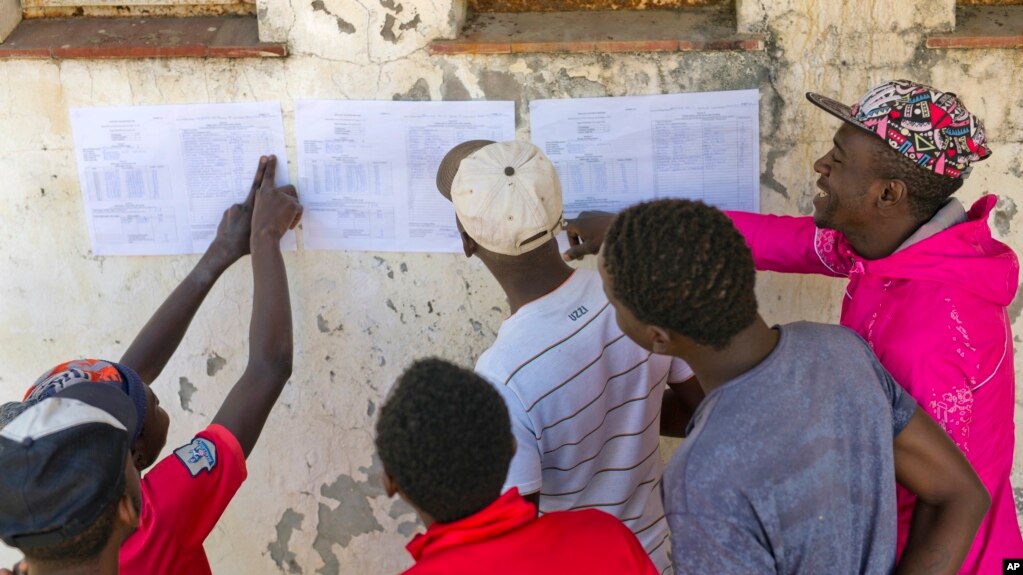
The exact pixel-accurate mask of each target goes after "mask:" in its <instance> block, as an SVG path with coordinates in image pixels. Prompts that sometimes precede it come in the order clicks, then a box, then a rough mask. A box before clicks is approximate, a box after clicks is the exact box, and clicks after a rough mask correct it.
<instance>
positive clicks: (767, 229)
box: [725, 211, 851, 277]
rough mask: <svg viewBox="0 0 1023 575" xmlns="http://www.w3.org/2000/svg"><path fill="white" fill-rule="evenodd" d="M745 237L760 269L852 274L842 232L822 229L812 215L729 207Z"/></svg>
mask: <svg viewBox="0 0 1023 575" xmlns="http://www.w3.org/2000/svg"><path fill="white" fill-rule="evenodd" d="M725 214H726V215H727V216H728V217H729V218H731V219H732V223H733V224H734V225H735V227H736V228H737V229H738V230H739V232H740V233H741V234H742V235H743V236H744V237H745V238H746V244H747V245H749V247H750V250H752V252H753V263H754V264H755V265H756V267H757V269H758V270H766V271H773V272H785V273H801V274H823V275H828V276H833V277H845V276H848V275H849V268H850V267H851V263H850V261H849V259H848V257H846V256H844V255H842V254H843V253H844V251H845V250H841V249H839V248H840V245H841V244H842V242H844V238H843V237H842V235H841V234H839V233H838V232H836V231H834V230H820V229H817V226H815V225H814V223H813V218H812V217H809V216H804V217H798V218H796V217H791V216H774V215H766V214H754V213H750V212H732V211H726V212H725Z"/></svg>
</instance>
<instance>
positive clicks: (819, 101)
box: [806, 92, 876, 135]
mask: <svg viewBox="0 0 1023 575" xmlns="http://www.w3.org/2000/svg"><path fill="white" fill-rule="evenodd" d="M806 99H807V100H810V103H811V104H813V105H814V106H817V107H818V108H820V109H821V110H824V111H825V112H827V113H829V114H831V115H832V116H834V117H836V118H838V119H839V120H842V121H843V122H846V123H849V124H852V125H853V126H856V127H857V128H860V129H861V130H864V131H867V132H870V133H871V134H874V130H871V129H870V128H868V127H867V126H866V125H864V124H863V123H862V122H860V121H859V120H857V119H856V116H854V115H853V113H852V108H851V107H850V106H847V105H845V104H843V103H841V102H839V101H837V100H832V99H831V98H829V97H827V96H822V95H820V94H817V93H816V92H807V93H806ZM875 135H876V134H875Z"/></svg>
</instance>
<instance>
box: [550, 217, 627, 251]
mask: <svg viewBox="0 0 1023 575" xmlns="http://www.w3.org/2000/svg"><path fill="white" fill-rule="evenodd" d="M614 219H615V214H612V213H609V212H582V213H580V214H579V217H578V218H574V219H571V220H568V225H566V226H565V231H566V232H568V245H569V246H571V247H569V248H568V249H567V250H565V253H564V254H563V256H564V258H565V261H572V260H579V259H582V258H584V257H586V256H588V255H596V254H597V252H599V251H600V246H601V244H603V243H604V235H606V234H607V229H608V228H609V227H611V222H613V221H614Z"/></svg>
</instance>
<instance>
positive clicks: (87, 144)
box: [71, 102, 295, 255]
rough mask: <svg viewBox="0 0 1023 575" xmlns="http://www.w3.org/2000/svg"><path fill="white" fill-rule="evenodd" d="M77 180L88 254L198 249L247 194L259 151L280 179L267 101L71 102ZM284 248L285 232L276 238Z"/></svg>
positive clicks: (290, 244)
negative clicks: (273, 157) (76, 104)
mask: <svg viewBox="0 0 1023 575" xmlns="http://www.w3.org/2000/svg"><path fill="white" fill-rule="evenodd" d="M71 129H72V131H73V134H74V141H75V156H76V158H77V160H78V177H79V179H80V181H81V188H82V197H83V199H84V203H85V218H86V222H87V225H88V228H89V237H90V239H91V240H92V251H93V253H94V254H96V255H164V254H187V253H201V252H203V251H205V250H206V248H207V247H209V244H210V242H212V241H213V238H214V237H215V236H216V233H217V225H218V224H219V223H220V217H221V215H222V214H223V212H224V210H225V209H227V208H228V207H230V206H231V204H234V203H237V202H241V201H243V200H244V199H245V197H246V195H248V193H249V188H250V187H251V185H252V177H253V175H254V174H255V173H256V166H257V164H258V162H259V156H261V155H268V154H276V155H277V157H278V158H279V162H278V164H277V176H276V178H275V179H276V184H277V185H284V184H286V183H287V182H288V181H289V180H288V163H287V152H286V150H285V146H284V126H283V123H282V122H281V108H280V104H279V103H277V102H252V103H233V104H193V105H173V106H125V107H103V108H73V109H72V110H71ZM283 241H284V243H283V245H284V247H285V248H292V249H293V248H294V246H295V236H294V233H293V232H289V233H288V235H286V236H285V238H284V240H283Z"/></svg>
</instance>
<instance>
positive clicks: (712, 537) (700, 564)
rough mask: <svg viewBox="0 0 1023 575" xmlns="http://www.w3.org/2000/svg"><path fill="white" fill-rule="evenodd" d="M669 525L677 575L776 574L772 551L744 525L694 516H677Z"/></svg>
mask: <svg viewBox="0 0 1023 575" xmlns="http://www.w3.org/2000/svg"><path fill="white" fill-rule="evenodd" d="M669 523H670V524H671V549H672V562H673V563H674V567H675V573H676V575H682V574H686V573H692V574H694V575H697V574H699V575H704V574H707V573H714V574H715V575H748V574H749V573H774V572H775V564H774V557H772V556H771V553H770V551H769V550H768V549H767V548H766V547H764V545H762V544H761V543H760V541H758V540H757V538H756V536H755V535H754V534H753V532H752V531H750V530H749V529H747V528H744V527H743V526H741V525H737V524H735V523H732V522H730V521H727V520H724V519H721V518H715V517H707V516H703V515H696V514H692V513H673V514H671V516H670V517H669Z"/></svg>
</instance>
